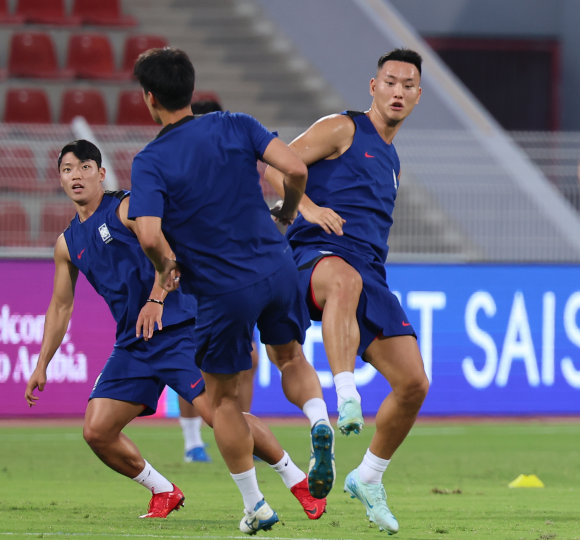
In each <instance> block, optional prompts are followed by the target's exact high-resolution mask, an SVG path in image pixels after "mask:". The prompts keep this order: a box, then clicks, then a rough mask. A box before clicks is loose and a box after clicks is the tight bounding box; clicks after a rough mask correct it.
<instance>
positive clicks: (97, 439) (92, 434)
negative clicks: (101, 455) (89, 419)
mask: <svg viewBox="0 0 580 540" xmlns="http://www.w3.org/2000/svg"><path fill="white" fill-rule="evenodd" d="M83 438H84V439H85V441H86V443H87V444H88V445H89V446H90V447H91V448H98V447H101V446H104V445H106V444H107V442H108V441H109V439H110V434H109V433H108V430H106V429H104V428H103V426H99V425H94V424H90V423H89V424H85V425H84V427H83Z"/></svg>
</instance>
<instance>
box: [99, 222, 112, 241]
mask: <svg viewBox="0 0 580 540" xmlns="http://www.w3.org/2000/svg"><path fill="white" fill-rule="evenodd" d="M99 232H100V233H101V238H102V239H103V242H105V244H108V243H109V242H110V241H111V240H113V237H112V236H111V233H110V232H109V229H108V228H107V225H106V224H105V223H103V224H102V225H101V226H100V227H99Z"/></svg>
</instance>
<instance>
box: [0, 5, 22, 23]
mask: <svg viewBox="0 0 580 540" xmlns="http://www.w3.org/2000/svg"><path fill="white" fill-rule="evenodd" d="M0 24H24V17H21V16H20V15H11V14H10V13H8V2H7V1H6V0H0Z"/></svg>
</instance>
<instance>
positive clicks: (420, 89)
mask: <svg viewBox="0 0 580 540" xmlns="http://www.w3.org/2000/svg"><path fill="white" fill-rule="evenodd" d="M422 93H423V89H422V88H421V87H420V86H419V88H418V89H417V101H415V105H417V103H419V100H420V99H421V94H422Z"/></svg>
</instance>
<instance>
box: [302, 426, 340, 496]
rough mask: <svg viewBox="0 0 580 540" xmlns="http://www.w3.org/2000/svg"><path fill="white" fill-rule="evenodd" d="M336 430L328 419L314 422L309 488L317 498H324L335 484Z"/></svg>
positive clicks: (311, 439) (311, 438) (311, 437)
mask: <svg viewBox="0 0 580 540" xmlns="http://www.w3.org/2000/svg"><path fill="white" fill-rule="evenodd" d="M335 477H336V468H335V466H334V431H333V429H332V427H331V425H330V424H329V423H328V422H327V421H326V420H319V421H318V422H316V424H314V427H313V428H312V432H311V434H310V466H309V467H308V490H309V491H310V495H312V496H313V497H314V498H315V499H324V497H326V496H327V495H328V494H329V493H330V490H331V489H332V486H333V485H334V479H335Z"/></svg>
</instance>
